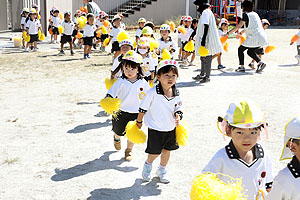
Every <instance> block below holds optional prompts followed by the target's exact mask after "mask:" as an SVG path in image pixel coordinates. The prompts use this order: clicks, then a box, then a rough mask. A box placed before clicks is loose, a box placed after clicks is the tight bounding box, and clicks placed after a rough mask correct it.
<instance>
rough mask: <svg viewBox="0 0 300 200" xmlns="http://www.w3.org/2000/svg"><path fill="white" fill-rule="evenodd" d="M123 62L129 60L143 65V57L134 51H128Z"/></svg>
mask: <svg viewBox="0 0 300 200" xmlns="http://www.w3.org/2000/svg"><path fill="white" fill-rule="evenodd" d="M122 59H123V60H129V61H132V62H135V63H138V64H142V63H143V57H142V56H141V55H140V54H138V53H136V52H135V51H133V50H130V51H128V52H127V53H126V54H125V55H124V56H123V58H122Z"/></svg>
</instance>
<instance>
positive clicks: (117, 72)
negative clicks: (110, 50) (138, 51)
mask: <svg viewBox="0 0 300 200" xmlns="http://www.w3.org/2000/svg"><path fill="white" fill-rule="evenodd" d="M130 50H133V41H132V40H130V39H125V40H123V41H121V42H120V51H121V54H120V55H119V56H118V57H116V58H115V59H114V62H113V65H112V68H111V77H110V79H111V80H112V79H115V78H121V77H122V70H121V68H120V67H119V65H120V63H121V62H122V58H123V56H124V55H125V54H126V53H127V52H128V51H130Z"/></svg>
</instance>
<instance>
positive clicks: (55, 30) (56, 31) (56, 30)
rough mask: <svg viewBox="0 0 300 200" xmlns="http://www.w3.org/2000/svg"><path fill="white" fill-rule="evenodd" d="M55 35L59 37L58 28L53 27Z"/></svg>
mask: <svg viewBox="0 0 300 200" xmlns="http://www.w3.org/2000/svg"><path fill="white" fill-rule="evenodd" d="M52 32H53V35H59V32H58V28H56V27H54V26H52Z"/></svg>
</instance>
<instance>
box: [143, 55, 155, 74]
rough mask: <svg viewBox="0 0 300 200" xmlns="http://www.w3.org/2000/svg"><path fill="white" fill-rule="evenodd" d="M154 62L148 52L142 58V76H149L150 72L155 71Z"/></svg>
mask: <svg viewBox="0 0 300 200" xmlns="http://www.w3.org/2000/svg"><path fill="white" fill-rule="evenodd" d="M154 62H155V61H154V59H152V58H151V57H150V55H149V54H148V55H147V56H146V57H145V58H143V64H142V65H141V67H142V69H143V73H144V76H151V72H154V71H155V63H154Z"/></svg>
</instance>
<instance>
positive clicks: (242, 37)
mask: <svg viewBox="0 0 300 200" xmlns="http://www.w3.org/2000/svg"><path fill="white" fill-rule="evenodd" d="M245 40H246V37H245V36H243V35H242V36H241V41H240V45H242V44H243V43H244V42H245Z"/></svg>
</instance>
